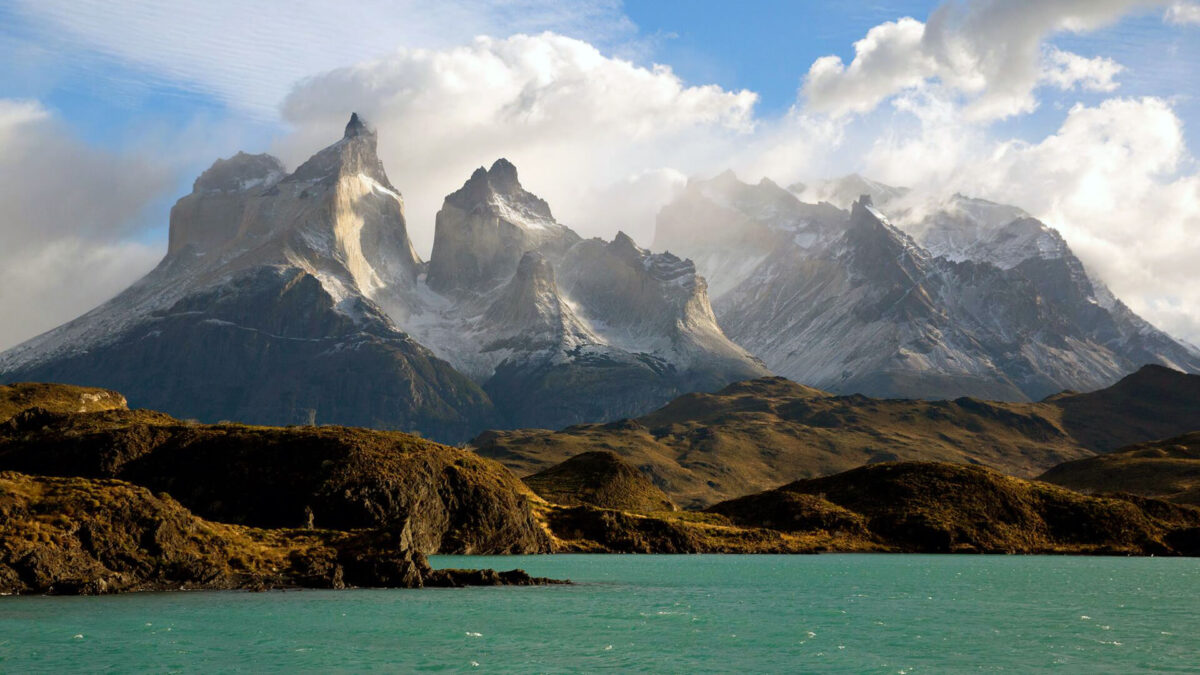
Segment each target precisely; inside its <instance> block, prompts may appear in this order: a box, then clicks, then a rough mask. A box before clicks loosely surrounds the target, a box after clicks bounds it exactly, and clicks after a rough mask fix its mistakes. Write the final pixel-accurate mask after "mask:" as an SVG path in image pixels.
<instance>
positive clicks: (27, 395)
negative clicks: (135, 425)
mask: <svg viewBox="0 0 1200 675" xmlns="http://www.w3.org/2000/svg"><path fill="white" fill-rule="evenodd" d="M128 407H129V405H128V402H127V401H126V400H125V397H124V396H122V395H121V394H120V393H118V392H115V391H112V390H111V389H96V388H93V387H75V386H71V385H67V384H47V383H44V382H17V383H15V384H10V385H0V423H2V422H4V421H6V420H8V419H9V418H11V417H13V416H14V415H16V414H17V413H20V412H24V411H25V410H28V409H30V408H41V409H42V410H46V411H49V412H56V413H68V412H98V411H102V410H124V409H126V408H128Z"/></svg>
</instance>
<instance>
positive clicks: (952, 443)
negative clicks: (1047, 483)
mask: <svg viewBox="0 0 1200 675" xmlns="http://www.w3.org/2000/svg"><path fill="white" fill-rule="evenodd" d="M1134 400H1144V401H1148V402H1152V403H1148V404H1146V405H1140V404H1139V405H1133V403H1132V402H1131V401H1134ZM1198 417H1200V376H1196V375H1185V374H1183V373H1179V372H1176V371H1172V370H1168V369H1165V368H1160V367H1157V366H1147V367H1146V368H1143V369H1142V370H1141V371H1138V372H1137V373H1134V374H1132V375H1130V376H1128V377H1127V378H1125V379H1124V380H1122V381H1121V382H1119V383H1117V384H1116V385H1114V386H1113V387H1110V388H1109V389H1105V390H1101V391H1099V392H1093V393H1089V394H1060V395H1058V396H1055V397H1051V398H1050V399H1047V400H1046V401H1043V402H1040V403H998V402H988V401H980V400H977V399H971V398H960V399H957V400H954V401H924V400H907V399H872V398H867V397H865V396H857V395H852V396H833V395H831V394H827V393H824V392H821V391H818V390H815V389H812V388H810V387H805V386H802V385H799V384H796V383H794V382H790V381H788V380H786V379H783V378H778V377H772V378H762V379H758V380H751V381H748V382H740V383H737V384H733V385H730V386H729V387H726V388H725V389H723V390H721V391H719V392H716V393H714V394H688V395H686V396H682V397H680V398H678V399H676V400H675V401H673V402H671V403H670V404H668V405H667V406H665V407H663V408H661V409H660V410H657V411H655V412H652V413H650V414H648V415H645V416H643V417H640V418H637V419H634V420H623V421H620V422H612V423H609V424H584V425H577V426H572V427H567V428H566V429H563V430H561V431H549V430H545V429H522V430H516V431H489V432H486V433H484V434H481V435H480V436H479V437H477V438H476V439H475V440H474V441H473V442H472V446H473V448H474V449H475V450H476V452H478V453H479V454H481V455H483V456H485V457H491V458H494V459H496V460H498V461H500V462H501V463H503V464H504V465H506V466H508V467H509V468H511V469H512V470H513V471H515V472H516V473H517V474H519V475H529V474H532V473H536V472H538V471H541V470H544V469H546V468H547V467H549V466H552V465H554V464H557V463H560V462H562V461H564V460H566V459H568V458H569V457H572V456H574V455H577V454H580V453H583V452H591V451H601V450H606V451H611V452H614V453H616V454H618V455H620V456H621V457H623V458H624V459H625V460H627V461H628V462H630V463H631V464H633V465H634V466H637V467H639V468H640V469H642V470H643V471H645V472H646V473H647V474H648V475H649V476H650V477H651V479H652V480H653V481H654V483H655V484H656V485H658V486H659V487H661V488H662V489H663V491H664V492H666V493H667V495H668V496H669V497H670V498H671V499H672V500H674V501H675V503H677V504H679V505H681V506H683V507H685V508H696V507H704V506H707V505H709V504H713V503H716V502H718V501H721V500H724V499H730V498H733V497H737V496H740V495H745V494H749V493H753V492H759V491H762V490H765V489H769V488H772V487H775V486H778V485H779V484H780V483H782V482H784V480H786V479H788V478H795V477H802V478H812V477H817V476H823V475H829V474H833V473H837V472H839V471H846V470H848V469H852V468H854V467H857V466H862V465H864V464H872V463H878V462H884V461H897V460H906V461H937V462H954V463H961V464H976V465H983V466H989V467H992V468H995V469H998V470H1000V471H1002V472H1004V473H1008V474H1012V475H1016V476H1023V477H1033V476H1037V475H1039V474H1041V473H1042V472H1043V471H1045V470H1046V469H1049V468H1050V467H1052V466H1055V465H1056V464H1060V463H1062V462H1064V461H1070V460H1074V459H1081V458H1085V457H1090V456H1092V455H1094V454H1095V452H1097V451H1103V450H1108V449H1110V447H1109V446H1110V444H1111V443H1112V442H1114V441H1113V439H1115V438H1131V437H1132V438H1135V440H1139V441H1145V440H1152V439H1155V438H1162V437H1163V436H1164V435H1173V434H1178V433H1183V432H1186V431H1191V430H1193V429H1196V428H1200V426H1195V425H1200V419H1198ZM1140 434H1146V435H1145V436H1141V437H1139V435H1140Z"/></svg>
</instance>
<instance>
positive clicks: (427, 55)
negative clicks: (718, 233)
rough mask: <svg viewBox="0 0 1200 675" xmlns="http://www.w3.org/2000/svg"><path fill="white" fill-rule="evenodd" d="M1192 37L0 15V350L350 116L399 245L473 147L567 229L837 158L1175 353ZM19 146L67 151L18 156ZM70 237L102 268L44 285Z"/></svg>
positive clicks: (615, 4)
mask: <svg viewBox="0 0 1200 675" xmlns="http://www.w3.org/2000/svg"><path fill="white" fill-rule="evenodd" d="M904 17H912V19H913V20H911V21H905V20H903V18H904ZM546 31H548V32H549V33H548V34H547V33H546ZM518 34H525V35H529V36H531V37H530V38H528V39H517V38H513V37H512V36H514V35H518ZM481 35H483V36H490V38H491V39H490V40H485V41H483V42H480V41H479V40H478V39H477V36H481ZM868 36H872V37H871V38H870V39H869V40H867V42H868V43H870V44H869V45H868V46H869V47H870V49H867V50H866V52H864V53H863V54H859V53H858V52H857V51H856V43H857V42H859V41H862V40H864V39H865V38H867V37H868ZM1197 37H1200V5H1198V4H1197V3H1195V2H1191V1H1188V0H1178V1H1177V0H1163V1H1160V2H1153V1H1151V2H1141V1H1140V0H1005V1H1003V2H1001V1H999V0H947V2H916V1H913V2H845V3H828V2H801V1H796V0H793V1H784V0H756V1H752V2H744V3H729V2H716V1H713V0H692V1H687V2H683V1H666V0H658V1H630V2H625V3H621V2H619V1H618V0H577V1H576V2H571V3H564V2H557V1H554V0H503V1H501V2H492V1H489V0H440V1H437V2H435V1H434V0H401V1H399V2H387V1H385V0H359V1H358V2H353V3H349V4H347V5H346V6H344V7H343V5H341V4H333V3H324V2H318V1H316V0H295V1H292V2H282V1H270V0H268V1H264V2H258V3H241V2H235V1H234V0H210V1H209V2H205V3H174V4H172V5H170V6H167V5H162V4H148V3H144V2H139V1H138V0H71V1H68V0H0V54H3V56H4V62H5V67H4V68H3V69H0V106H5V107H0V155H4V156H5V157H7V159H5V160H0V164H2V163H3V162H5V161H7V162H9V163H10V164H12V165H13V167H15V168H14V169H12V170H14V171H19V172H20V176H21V177H22V178H24V179H26V180H27V185H22V183H21V181H15V183H14V184H13V185H10V186H9V188H8V189H7V191H6V192H0V199H5V200H7V203H0V237H4V238H6V240H7V242H8V243H9V246H8V247H7V249H8V251H9V253H8V255H9V256H12V260H8V259H5V258H4V255H5V254H4V253H0V266H3V265H5V264H7V267H8V268H9V270H10V271H9V274H10V276H11V275H16V274H20V276H19V280H20V283H25V284H32V283H41V284H44V286H45V288H44V289H42V291H40V292H39V293H27V294H26V295H28V296H29V297H39V298H49V299H53V300H52V301H49V300H40V301H39V302H43V304H44V303H45V302H51V304H52V305H53V306H54V307H56V308H59V309H57V310H55V311H49V312H46V311H35V308H33V307H28V308H25V309H24V310H22V311H24V314H21V312H17V314H18V315H24V316H29V317H30V321H31V322H32V323H30V324H29V325H28V326H26V327H24V328H22V329H20V330H14V331H13V332H12V334H10V335H4V334H2V333H0V348H2V347H4V346H6V345H7V344H10V343H11V342H13V341H14V340H16V339H18V338H19V337H27V336H28V335H25V333H29V334H32V332H36V330H40V329H43V328H47V327H49V325H45V324H46V323H47V322H50V324H51V325H53V323H57V322H58V321H60V320H62V319H65V318H70V317H71V316H72V315H73V314H72V313H77V312H78V311H80V310H82V309H86V308H87V307H88V306H91V305H93V304H95V303H96V302H98V301H100V300H102V299H104V297H106V295H111V294H112V293H114V292H116V291H117V290H119V289H120V288H121V287H122V286H123V285H124V284H127V283H128V282H129V281H131V280H132V279H134V278H136V276H137V275H139V274H141V273H143V272H144V271H145V269H146V268H148V266H150V265H152V264H153V262H154V261H155V260H156V259H157V258H158V257H159V256H161V253H162V249H163V248H164V246H165V238H166V233H167V223H168V219H169V210H170V207H171V205H172V204H173V203H174V201H175V200H176V199H177V198H178V197H179V196H181V195H183V194H185V193H186V192H188V191H189V190H190V187H191V182H192V180H193V179H194V177H195V176H196V175H197V173H198V172H200V171H201V170H203V169H204V168H205V167H206V166H208V165H209V164H210V163H211V162H212V161H213V159H215V158H216V157H221V156H229V155H231V154H233V153H234V152H236V151H237V150H243V149H244V150H247V151H251V152H262V151H269V152H272V153H275V154H278V155H279V156H281V157H282V158H283V159H284V161H285V162H287V163H288V164H290V165H295V164H296V163H297V162H299V161H302V160H303V159H304V158H305V157H307V156H308V154H310V153H311V152H312V151H314V150H316V149H318V148H319V147H320V146H321V145H323V144H325V143H327V142H329V141H331V140H333V139H334V138H336V135H337V133H338V128H339V127H340V125H341V124H344V118H345V116H346V115H348V112H349V109H350V108H355V109H358V110H359V111H360V112H364V113H366V114H368V115H369V116H370V118H371V119H372V120H373V122H374V123H375V124H376V125H377V126H378V127H380V130H381V147H380V152H381V157H382V158H383V160H384V162H385V164H386V165H387V167H388V171H389V174H390V175H391V177H392V179H393V182H394V183H396V184H397V186H398V187H399V188H400V189H401V191H402V192H404V194H405V196H406V200H407V202H408V215H409V220H410V229H411V230H412V231H413V232H414V239H415V240H416V244H417V247H418V249H419V250H422V249H427V248H428V245H429V240H430V237H431V232H432V219H433V213H434V212H435V211H436V209H437V208H438V206H439V205H440V200H441V196H442V195H445V194H446V193H448V192H449V191H451V190H453V189H455V188H456V187H457V185H458V184H460V183H461V181H462V180H463V179H464V178H465V177H466V175H469V172H470V170H471V168H472V167H473V166H477V165H479V164H486V163H488V162H490V161H491V160H492V159H494V158H495V157H496V156H499V155H504V156H508V157H510V158H512V159H514V161H516V162H517V164H518V167H519V168H520V169H521V172H522V178H523V179H524V180H525V182H526V184H527V185H529V186H530V187H531V188H532V189H534V191H535V192H538V193H539V194H542V195H543V196H545V197H546V198H547V199H548V200H549V201H550V203H551V204H552V206H553V207H554V208H555V212H556V214H558V215H559V216H560V217H561V218H563V219H564V220H565V221H566V222H568V223H569V224H571V225H572V226H573V227H576V228H577V229H579V230H580V231H581V232H583V233H584V234H595V235H601V236H611V235H612V234H613V233H614V232H615V231H616V230H617V229H624V230H626V231H628V232H630V233H632V234H633V235H634V236H635V238H636V239H638V240H639V241H641V242H642V243H643V244H649V242H650V241H651V240H652V238H653V217H654V213H655V212H656V210H657V208H658V207H659V206H661V204H662V203H663V201H664V200H665V199H668V198H669V196H670V194H671V191H672V190H674V189H677V188H678V186H679V185H680V184H681V181H683V180H685V179H686V176H689V175H706V174H712V173H715V172H718V171H720V170H722V169H724V168H728V167H732V168H734V169H735V170H736V171H737V172H738V173H739V175H741V176H743V177H744V178H746V179H748V180H757V179H758V178H759V177H762V176H768V177H771V178H773V179H775V180H776V181H777V182H780V183H782V184H788V183H790V182H792V181H797V180H800V181H804V182H811V181H814V180H819V179H820V178H823V177H830V176H836V175H840V174H842V173H847V172H851V171H857V172H863V173H866V174H868V175H871V176H873V177H876V178H879V179H881V180H885V181H888V182H893V183H903V184H906V185H911V186H913V187H914V188H918V189H922V190H925V191H927V192H929V193H930V194H942V193H948V192H953V191H965V192H970V193H972V194H976V195H978V196H984V197H988V198H992V199H996V200H998V201H1007V202H1010V203H1015V204H1017V205H1019V206H1021V207H1022V208H1025V209H1027V210H1029V211H1031V212H1032V213H1033V214H1034V215H1036V216H1038V217H1040V218H1042V219H1044V220H1046V222H1048V223H1050V224H1051V225H1053V226H1054V227H1057V228H1059V229H1060V231H1062V232H1063V234H1064V236H1066V237H1067V239H1068V242H1070V243H1071V245H1072V246H1073V248H1075V250H1076V252H1077V253H1078V254H1079V255H1080V256H1081V258H1083V259H1084V261H1085V263H1087V264H1088V266H1089V268H1090V269H1092V270H1093V271H1095V272H1096V273H1097V275H1098V276H1100V277H1101V278H1103V279H1104V280H1105V281H1106V282H1107V283H1108V284H1109V285H1110V286H1112V287H1113V288H1114V290H1115V291H1117V293H1118V295H1119V296H1121V297H1122V298H1125V299H1126V300H1127V301H1129V302H1130V304H1131V305H1132V306H1134V308H1135V309H1136V310H1138V311H1139V312H1142V313H1144V314H1146V315H1147V316H1149V317H1150V318H1152V319H1153V320H1154V321H1156V322H1157V323H1159V324H1161V325H1163V326H1164V327H1166V328H1168V329H1169V330H1171V331H1173V332H1175V333H1176V334H1180V335H1185V336H1186V337H1189V338H1190V339H1192V340H1194V341H1197V340H1200V310H1198V309H1196V307H1197V306H1200V290H1198V291H1195V292H1186V291H1181V290H1180V288H1181V287H1185V286H1192V287H1200V284H1195V283H1194V282H1195V279H1194V278H1192V277H1189V276H1186V275H1184V276H1180V275H1179V274H1176V275H1174V276H1172V275H1170V274H1166V273H1164V270H1167V269H1171V268H1175V267H1187V265H1185V264H1183V263H1181V262H1180V260H1181V257H1180V256H1184V255H1193V254H1194V255H1200V232H1198V231H1197V227H1198V223H1200V213H1197V212H1198V211H1200V196H1197V190H1200V173H1198V171H1197V164H1196V161H1195V159H1194V155H1193V150H1194V149H1195V148H1197V147H1200V131H1198V129H1200V78H1197V77H1195V76H1194V73H1195V72H1196V69H1197V67H1200V39H1197ZM871 49H874V50H875V51H874V52H873V54H874V56H872V53H868V52H871ZM880 54H883V55H884V57H880V56H879V55H880ZM831 57H836V58H835V59H831ZM856 57H858V58H857V60H856ZM629 63H632V66H630V65H629ZM656 64H660V65H662V66H665V67H667V68H669V72H666V71H663V70H662V69H661V68H658V69H656ZM806 83H807V84H806ZM463 86H465V87H468V88H469V89H470V91H468V92H467V93H466V94H464V92H463V91H461V87H463ZM514 106H517V109H518V113H519V114H517V115H515V116H514V112H513V111H514ZM43 137H44V138H45V139H47V140H44V141H42V140H37V139H42V138H43ZM14 139H16V140H14ZM20 139H24V140H25V141H29V139H34V140H35V141H37V142H32V141H29V142H26V143H24V145H21V143H19V142H18V141H20ZM5 143H8V144H9V145H12V144H14V143H16V144H17V145H18V146H20V147H18V148H17V149H12V148H8V147H5V146H4V144H5ZM38 143H42V144H44V145H48V144H50V143H54V144H58V145H59V146H61V148H60V149H59V150H58V151H57V152H58V153H59V154H58V155H55V156H62V157H64V158H69V157H71V156H73V155H79V154H84V155H87V156H88V157H90V158H91V160H90V163H80V165H79V166H67V167H58V166H55V165H53V163H52V162H50V161H49V160H45V161H41V160H38V161H36V162H32V163H31V161H30V160H28V159H22V155H21V154H20V153H21V152H30V153H35V154H36V149H33V150H31V149H30V148H31V147H33V148H36V146H37V145H38ZM56 147H57V146H56ZM34 165H36V166H38V167H42V168H40V169H38V170H40V171H44V172H45V175H34V174H35V171H34V169H32V168H29V167H30V166H34ZM93 165H94V166H93ZM89 167H93V168H94V175H93V174H89V173H87V171H89V170H92V169H91V168H89ZM0 168H5V169H6V170H7V168H6V167H4V166H0ZM63 176H70V177H72V180H73V181H75V183H76V186H75V187H71V186H63V187H62V188H61V189H62V190H72V191H73V194H76V195H78V196H79V198H78V199H73V200H68V201H69V202H70V204H74V203H76V202H80V203H86V202H87V201H88V199H93V198H94V199H104V200H105V201H106V202H112V203H106V208H104V209H94V208H93V209H88V208H85V207H84V206H79V207H78V211H77V212H71V211H69V209H68V208H67V207H68V206H69V205H70V204H64V205H63V206H62V208H60V209H54V210H51V211H50V212H45V213H44V211H45V210H44V209H38V208H37V207H36V206H30V205H28V204H22V203H21V200H22V198H23V197H22V195H24V194H34V193H35V192H37V190H34V189H32V188H31V187H29V186H39V185H40V186H44V185H46V184H47V183H53V182H54V181H55V180H56V179H59V178H61V177H63ZM85 184H86V185H85ZM92 195H94V197H92ZM106 195H110V196H111V197H107V198H106ZM116 195H119V196H120V200H124V201H120V200H119V199H118V198H117V197H116ZM1114 195H1119V196H1120V199H1114ZM85 197H86V198H85ZM30 214H32V215H30ZM1131 231H1134V232H1137V233H1138V234H1139V238H1138V239H1136V240H1132V239H1130V232H1131ZM47 232H49V233H55V234H53V236H52V235H49V234H39V233H47ZM72 246H74V247H78V250H79V251H86V252H87V255H89V256H92V257H96V256H107V257H103V260H102V263H103V264H102V265H101V264H100V263H97V264H98V265H100V266H101V267H103V268H104V269H106V270H109V272H111V273H106V274H100V273H99V272H97V273H95V274H93V275H92V277H91V279H90V280H89V281H88V282H86V283H80V281H79V280H78V279H74V278H70V279H67V280H63V281H58V282H56V281H53V280H54V279H57V278H58V277H60V276H62V275H63V274H64V273H63V271H62V269H61V268H62V266H63V265H66V264H67V263H66V262H64V260H65V258H64V254H63V253H61V251H63V250H67V249H66V248H64V247H68V248H69V247H72ZM56 247H57V248H56ZM70 250H76V249H70ZM52 253H53V255H51V254H52ZM56 256H57V257H56ZM122 256H124V257H122ZM43 260H46V261H50V262H45V263H44V265H45V266H43V267H36V265H35V263H34V262H32V261H43ZM98 260H99V259H98ZM36 264H37V265H42V264H43V263H42V262H38V263H36ZM55 264H57V265H59V267H58V268H55V267H53V265H55ZM78 267H79V265H78V264H74V263H73V264H72V269H75V268H78ZM12 270H17V271H12ZM1180 274H1183V273H1180ZM67 276H68V277H69V276H70V275H67ZM6 279H7V278H6V277H3V275H2V274H0V285H2V284H3V282H4V281H5V280H6ZM31 280H32V281H31ZM6 302H20V301H19V300H16V299H14V298H13V297H12V294H10V295H9V296H0V311H2V310H6V309H9V308H8V307H6V306H5V303H6ZM18 333H20V335H18Z"/></svg>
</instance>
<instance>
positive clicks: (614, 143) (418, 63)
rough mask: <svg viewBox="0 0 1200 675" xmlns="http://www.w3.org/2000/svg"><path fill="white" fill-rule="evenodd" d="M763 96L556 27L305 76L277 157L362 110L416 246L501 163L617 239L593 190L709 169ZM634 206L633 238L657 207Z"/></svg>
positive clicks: (555, 204)
mask: <svg viewBox="0 0 1200 675" xmlns="http://www.w3.org/2000/svg"><path fill="white" fill-rule="evenodd" d="M756 100H757V95H755V94H754V93H752V92H749V91H726V90H724V89H721V88H720V87H717V86H714V85H707V86H689V85H687V84H685V83H684V82H683V81H682V80H681V79H680V78H679V77H678V76H676V75H675V74H674V73H673V72H672V71H671V69H670V68H667V67H665V66H653V67H642V66H638V65H635V64H634V63H632V62H630V61H626V60H623V59H619V58H613V57H610V56H605V55H604V54H602V53H601V52H600V51H599V50H598V49H597V48H596V47H594V46H592V45H591V44H588V43H586V42H583V41H580V40H576V39H573V38H568V37H564V36H561V35H556V34H553V33H543V34H539V35H515V36H513V37H510V38H507V39H494V38H486V37H481V38H477V39H475V40H474V41H473V42H471V43H470V44H469V45H466V46H460V47H455V48H450V49H438V50H433V49H401V50H397V51H395V52H393V53H392V54H390V55H388V56H385V57H383V58H380V59H376V60H372V61H368V62H364V63H362V64H359V65H356V66H351V67H347V68H339V69H336V70H333V71H330V72H327V73H324V74H321V75H317V76H314V77H311V78H308V79H306V80H304V81H303V82H302V83H300V85H298V86H297V87H296V88H295V89H294V90H293V91H292V92H291V94H289V95H288V97H287V99H286V100H285V102H284V105H283V113H282V114H283V118H284V120H285V121H286V122H287V123H289V124H290V125H292V127H293V128H294V133H293V134H292V135H291V136H289V137H288V138H287V139H285V140H284V141H283V142H282V143H281V144H280V145H279V147H278V148H277V150H278V152H279V153H280V154H281V155H282V156H283V157H284V159H285V160H286V161H287V162H288V163H289V164H290V165H295V164H296V163H297V162H299V161H302V160H303V159H304V158H305V157H307V156H308V155H309V154H311V153H312V152H313V151H315V150H317V149H318V148H320V147H322V146H324V145H326V144H328V143H330V142H332V141H333V140H336V139H337V138H339V137H340V135H341V131H342V127H343V126H344V125H345V123H346V119H347V118H348V116H349V113H350V111H356V112H358V113H360V114H362V115H363V116H364V117H366V119H367V120H368V121H369V122H370V123H372V124H374V125H375V126H376V127H377V129H378V130H379V139H380V140H379V143H380V157H381V159H382V160H383V162H384V164H385V166H386V167H387V170H388V175H389V177H390V178H391V179H392V182H393V183H394V184H395V185H396V186H397V187H398V188H399V189H400V190H401V192H402V193H404V195H405V200H406V205H407V209H408V216H409V226H410V231H411V232H412V233H413V238H414V241H415V244H416V245H417V247H418V250H425V251H428V250H429V249H430V247H431V246H432V235H433V219H434V214H435V213H436V211H437V210H438V209H439V208H440V207H441V202H442V198H443V197H444V196H445V195H446V194H448V193H450V192H452V191H454V190H456V189H458V187H459V186H461V184H462V183H463V181H465V180H466V179H467V177H468V176H470V174H471V171H472V170H473V169H474V168H476V167H478V166H482V165H490V164H491V162H492V161H494V160H495V159H497V158H499V157H502V156H503V157H507V158H508V159H509V160H510V161H512V162H513V163H514V164H516V166H517V168H518V171H519V172H520V176H521V181H522V183H523V184H524V185H525V186H526V188H527V189H529V190H531V191H532V192H535V193H537V194H539V195H541V196H542V197H544V198H546V199H547V200H548V201H549V202H550V204H551V207H552V208H553V209H555V211H556V215H558V216H559V218H560V219H561V220H563V221H564V222H566V223H567V224H569V225H572V226H574V227H577V228H578V229H580V230H581V232H582V233H583V234H601V233H603V234H606V235H609V234H611V232H612V231H615V230H616V229H619V228H621V227H622V225H621V224H620V223H615V222H613V221H612V220H605V219H607V218H612V217H613V216H614V215H615V214H606V215H604V214H596V213H595V212H594V211H592V210H591V206H590V205H594V204H595V203H596V202H595V198H594V197H595V191H596V190H597V189H600V190H606V189H611V187H612V186H615V185H621V184H630V185H632V184H633V183H631V182H630V181H629V178H630V177H631V176H636V175H639V174H645V172H647V171H650V170H655V169H663V168H670V167H687V168H688V169H689V170H690V169H692V168H693V167H696V166H697V165H699V164H704V163H705V162H706V161H707V160H708V159H711V157H712V156H713V155H714V153H720V150H719V148H728V147H730V143H731V141H730V139H734V138H741V137H745V136H747V135H748V134H749V133H750V132H752V130H753V128H754V115H753V108H754V104H755V102H756ZM727 156H728V155H726V157H727ZM656 175H658V174H656ZM637 183H638V184H639V185H641V186H642V188H643V192H644V187H645V185H646V183H645V181H640V182H637ZM656 184H658V185H660V186H664V189H666V187H665V186H667V185H668V182H664V181H658V182H657V183H656ZM668 196H669V195H668ZM639 201H640V202H641V203H644V204H647V207H646V212H645V213H643V214H642V215H641V216H639V217H638V218H637V220H638V223H635V224H634V227H633V228H632V229H635V230H637V229H644V228H646V227H648V226H649V225H650V224H651V223H652V222H653V211H651V210H650V208H651V207H650V206H649V205H650V204H654V203H656V201H655V200H654V199H649V198H648V197H647V196H646V195H644V194H643V195H642V196H641V197H640V199H639ZM622 217H631V214H628V213H624V214H623V215H622ZM601 221H603V222H601ZM597 229H599V230H601V231H597Z"/></svg>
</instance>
